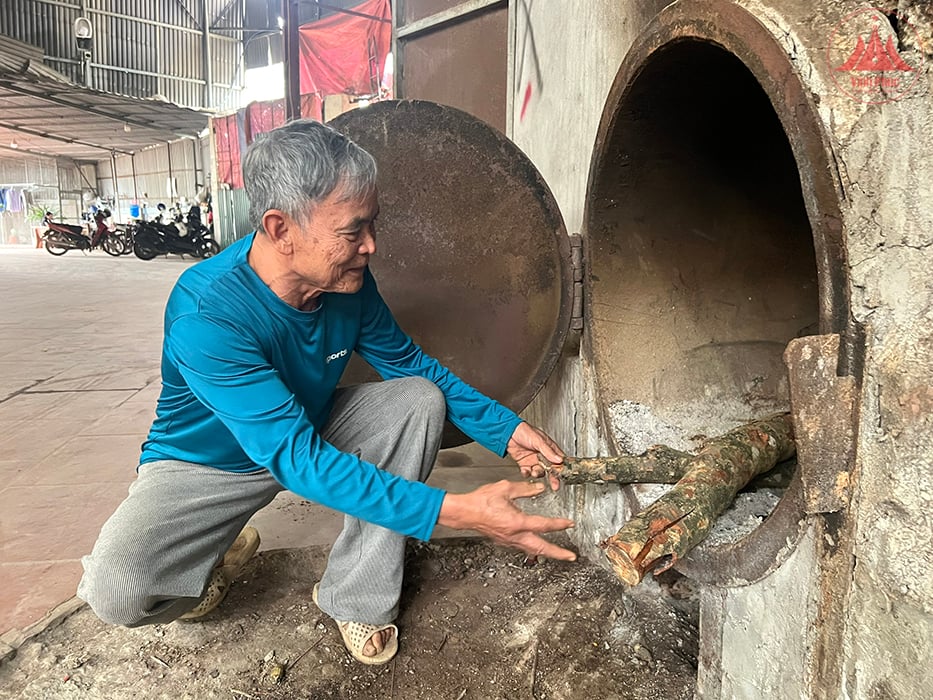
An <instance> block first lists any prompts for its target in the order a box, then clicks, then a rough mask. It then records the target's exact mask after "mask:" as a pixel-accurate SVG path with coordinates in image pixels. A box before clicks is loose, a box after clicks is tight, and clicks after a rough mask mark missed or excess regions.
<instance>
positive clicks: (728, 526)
mask: <svg viewBox="0 0 933 700" xmlns="http://www.w3.org/2000/svg"><path fill="white" fill-rule="evenodd" d="M783 495H784V489H758V490H757V491H749V492H745V493H740V494H738V495H737V496H736V498H735V501H733V502H732V505H731V506H729V508H727V509H726V511H725V512H724V513H723V514H722V515H720V516H719V517H718V518H717V519H716V522H715V523H714V524H713V529H712V530H710V531H709V534H708V535H707V536H706V539H704V540H703V542H702V543H701V545H700V546H701V547H702V546H707V547H717V546H719V545H723V544H731V543H732V542H738V541H739V540H740V539H742V538H743V537H745V536H746V535H747V534H749V533H750V532H752V530H754V529H755V528H756V527H758V526H759V525H761V523H763V522H764V520H765V518H767V517H768V516H769V515H771V512H772V511H773V510H774V509H775V508H776V507H777V504H778V501H780V500H781V496H783Z"/></svg>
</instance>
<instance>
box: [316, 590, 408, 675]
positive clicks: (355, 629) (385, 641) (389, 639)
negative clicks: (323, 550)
mask: <svg viewBox="0 0 933 700" xmlns="http://www.w3.org/2000/svg"><path fill="white" fill-rule="evenodd" d="M319 585H320V584H317V583H315V584H314V588H313V589H312V591H311V599H312V600H313V601H314V604H315V605H317V592H318V586H319ZM334 622H336V623H337V629H338V630H339V631H340V636H341V637H343V643H344V645H345V646H346V647H347V651H349V652H350V655H351V656H353V658H354V659H356V660H357V661H359V662H360V663H364V664H368V665H371V666H374V665H377V664H384V663H388V662H389V661H391V660H392V659H393V658H394V657H395V655H396V654H397V653H398V627H396V626H395V625H370V624H367V623H365V622H352V621H342V620H334Z"/></svg>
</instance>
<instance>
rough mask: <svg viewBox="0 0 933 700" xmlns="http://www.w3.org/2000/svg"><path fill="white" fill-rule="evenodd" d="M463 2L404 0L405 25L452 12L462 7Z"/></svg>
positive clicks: (460, 0)
mask: <svg viewBox="0 0 933 700" xmlns="http://www.w3.org/2000/svg"><path fill="white" fill-rule="evenodd" d="M462 2H463V0H403V2H402V4H401V9H402V22H403V24H411V23H412V22H417V21H418V20H419V19H424V18H425V17H430V16H431V15H434V14H437V13H438V12H443V11H444V10H450V9H452V8H454V7H456V6H457V5H460V4H461V3H462Z"/></svg>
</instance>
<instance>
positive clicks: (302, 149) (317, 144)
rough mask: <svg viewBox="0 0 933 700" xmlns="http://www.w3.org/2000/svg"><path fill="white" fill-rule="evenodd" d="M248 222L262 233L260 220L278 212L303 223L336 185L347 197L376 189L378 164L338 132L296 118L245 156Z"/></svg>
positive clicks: (263, 136)
mask: <svg viewBox="0 0 933 700" xmlns="http://www.w3.org/2000/svg"><path fill="white" fill-rule="evenodd" d="M243 182H244V184H245V186H246V196H247V197H249V221H250V225H252V226H253V227H254V228H255V229H257V230H259V231H261V230H262V217H263V214H265V213H266V212H267V211H269V210H270V209H279V210H281V211H283V212H285V213H286V214H288V215H289V216H290V217H292V218H293V219H295V220H296V221H298V222H299V223H300V224H302V225H304V224H307V222H308V220H309V219H310V216H311V210H312V209H313V207H314V205H316V204H318V203H320V202H321V201H323V200H324V199H326V198H327V197H328V196H329V195H330V194H332V193H333V192H334V191H335V190H336V189H337V188H338V187H339V188H340V189H341V194H342V195H343V196H344V197H345V198H346V199H355V198H357V197H362V196H365V195H366V194H368V193H369V192H370V191H372V189H373V188H374V187H375V186H376V161H375V160H374V159H373V157H372V156H371V155H370V154H369V153H367V152H366V151H364V150H363V149H362V148H360V147H359V146H358V145H356V144H355V143H354V142H353V141H351V140H350V139H349V138H347V137H346V136H344V135H343V134H341V133H340V132H339V131H337V130H335V129H332V128H331V127H329V126H326V125H325V124H322V123H321V122H318V121H314V120H313V119H299V120H296V121H293V122H289V123H288V124H286V125H284V126H280V127H278V128H277V129H273V130H272V131H268V132H266V133H264V134H260V135H259V137H258V138H257V139H256V140H255V141H253V143H252V144H250V147H249V148H248V149H247V151H246V155H245V156H244V157H243Z"/></svg>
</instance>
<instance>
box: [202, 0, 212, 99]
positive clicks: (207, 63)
mask: <svg viewBox="0 0 933 700" xmlns="http://www.w3.org/2000/svg"><path fill="white" fill-rule="evenodd" d="M207 3H208V0H201V64H202V65H203V66H204V73H203V77H204V96H203V97H202V98H201V104H202V105H203V106H204V109H211V108H212V107H213V106H214V75H213V70H212V66H211V61H212V58H211V22H210V15H209V14H208V11H207Z"/></svg>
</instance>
